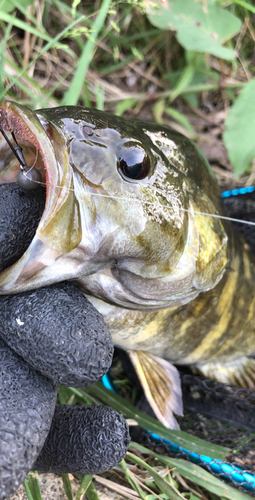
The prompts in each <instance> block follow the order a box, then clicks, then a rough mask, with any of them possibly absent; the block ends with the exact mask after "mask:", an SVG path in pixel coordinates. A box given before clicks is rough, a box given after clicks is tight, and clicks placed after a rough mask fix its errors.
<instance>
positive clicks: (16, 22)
mask: <svg viewBox="0 0 255 500" xmlns="http://www.w3.org/2000/svg"><path fill="white" fill-rule="evenodd" d="M0 20H1V21H4V22H6V23H10V24H13V26H16V28H20V29H22V30H23V31H25V32H26V31H28V32H29V33H31V34H32V35H36V36H38V37H39V38H42V39H43V40H46V41H47V42H49V41H50V40H51V37H50V36H48V35H47V34H46V33H43V31H39V30H37V29H36V28H33V26H30V24H28V23H26V22H24V21H22V20H21V19H17V18H16V17H15V16H12V15H11V14H7V13H6V12H1V11H0Z"/></svg>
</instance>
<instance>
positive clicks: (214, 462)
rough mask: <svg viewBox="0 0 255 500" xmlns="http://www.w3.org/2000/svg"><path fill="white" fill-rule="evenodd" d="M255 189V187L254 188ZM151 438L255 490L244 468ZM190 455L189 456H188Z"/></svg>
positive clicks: (106, 382)
mask: <svg viewBox="0 0 255 500" xmlns="http://www.w3.org/2000/svg"><path fill="white" fill-rule="evenodd" d="M254 189H255V188H254ZM102 382H103V384H104V386H105V387H106V389H109V390H110V391H113V392H115V393H117V391H116V389H115V387H114V384H113V383H112V381H111V379H110V377H109V375H108V373H106V374H105V375H104V376H103V378H102ZM147 432H148V434H149V436H150V438H151V439H153V441H155V442H161V443H162V442H163V443H165V444H167V445H168V448H169V450H170V451H172V452H173V453H178V454H182V455H184V457H185V458H186V459H188V460H190V461H191V462H193V463H194V464H197V465H201V466H202V467H205V468H206V469H208V468H210V469H211V471H212V472H213V473H214V474H220V476H221V477H223V478H224V479H230V480H231V481H232V482H233V483H237V484H238V485H242V487H243V488H245V489H247V490H250V491H255V476H254V475H253V474H250V473H249V472H245V471H244V470H243V469H240V468H239V467H235V466H234V465H231V464H230V463H228V462H223V460H218V459H216V458H211V457H208V456H207V455H198V454H197V453H194V452H191V451H190V450H186V449H185V448H182V446H179V445H178V444H176V443H174V442H173V441H170V440H169V439H163V438H161V437H160V436H158V435H157V434H154V433H153V432H150V431H147ZM187 455H188V457H187Z"/></svg>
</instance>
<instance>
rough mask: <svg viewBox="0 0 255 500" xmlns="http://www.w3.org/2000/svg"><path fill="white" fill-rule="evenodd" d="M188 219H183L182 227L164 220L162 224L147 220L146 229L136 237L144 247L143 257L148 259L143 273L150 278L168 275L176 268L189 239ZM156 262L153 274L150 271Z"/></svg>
mask: <svg viewBox="0 0 255 500" xmlns="http://www.w3.org/2000/svg"><path fill="white" fill-rule="evenodd" d="M187 232H188V219H187V218H185V219H184V221H183V225H182V228H181V230H180V228H178V227H177V226H176V225H175V224H174V223H171V222H169V221H166V220H163V221H162V223H161V224H158V223H156V222H154V221H150V220H149V221H147V223H146V228H145V230H144V231H143V232H142V233H141V234H140V235H138V236H137V237H136V242H137V244H138V245H139V246H140V248H142V250H143V254H142V257H143V259H144V260H145V261H146V262H145V265H144V267H143V269H142V272H141V275H142V276H143V277H145V278H146V277H148V278H153V277H155V278H161V277H164V276H167V275H168V274H169V273H170V272H171V271H172V269H174V268H175V266H176V265H177V263H178V262H179V260H180V258H181V255H182V254H183V251H184V248H185V243H186V240H187ZM152 264H154V268H155V270H154V273H153V276H152V274H151V272H150V268H151V265H152Z"/></svg>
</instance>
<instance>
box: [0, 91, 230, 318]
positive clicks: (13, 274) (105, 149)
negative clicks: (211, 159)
mask: <svg viewBox="0 0 255 500" xmlns="http://www.w3.org/2000/svg"><path fill="white" fill-rule="evenodd" d="M0 125H1V127H2V128H3V129H4V130H5V132H6V133H7V134H8V133H9V134H11V132H14V133H15V137H16V139H17V142H18V143H19V144H20V146H21V147H22V148H23V153H24V157H25V159H26V162H27V165H28V166H30V165H32V164H33V165H34V166H35V168H37V169H38V170H40V172H41V173H42V176H43V179H42V182H43V184H45V186H46V204H45V210H44V212H43V215H42V218H41V220H40V223H39V225H38V228H37V231H36V234H35V236H34V238H33V241H32V242H31V244H30V245H29V247H28V249H27V250H26V252H25V253H24V255H23V256H22V257H21V258H20V259H19V260H18V262H16V263H15V264H14V265H12V266H10V267H9V268H8V269H6V270H4V271H3V272H2V273H1V274H0V293H14V292H17V291H23V290H26V289H31V288H36V287H39V286H45V285H49V284H52V283H54V282H57V281H62V280H64V279H70V280H74V281H76V282H77V283H78V284H79V286H80V287H81V288H82V290H84V291H85V292H87V293H89V294H92V295H94V296H95V297H98V298H101V299H103V300H105V301H106V302H110V303H111V304H115V305H119V306H122V307H127V308H134V309H145V310H153V309H160V308H165V307H171V306H176V305H180V304H184V303H186V302H188V301H190V300H191V299H192V298H194V297H195V296H197V294H198V293H199V292H201V291H205V290H208V289H210V288H212V287H213V286H214V285H215V284H216V282H218V281H219V279H220V278H221V276H222V275H223V273H224V270H225V268H226V264H227V259H228V257H227V235H226V232H225V229H224V226H223V225H222V223H221V221H220V219H219V218H217V214H218V210H219V207H218V199H219V188H218V184H217V181H216V179H215V177H214V174H213V172H212V170H211V169H210V167H209V165H208V163H207V161H206V160H205V158H204V157H203V155H202V153H201V152H199V150H198V149H197V147H196V146H195V145H194V144H193V143H192V142H191V141H189V140H188V139H187V138H185V137H184V136H182V135H181V134H179V133H177V132H175V131H173V130H171V129H169V128H168V127H166V126H159V125H156V124H153V123H148V122H143V121H138V120H128V119H124V118H122V117H116V116H112V115H109V114H107V113H104V112H101V111H97V110H91V109H87V108H82V107H74V106H65V107H59V108H55V109H54V108H53V109H45V110H38V111H36V112H33V111H31V110H30V109H28V108H26V107H25V106H22V105H20V104H16V103H13V102H8V101H3V102H1V103H0ZM19 168H20V167H19V164H18V161H17V160H16V159H15V158H14V157H13V156H12V153H11V151H10V150H9V148H8V146H7V145H6V143H5V141H4V139H1V140H0V183H6V182H16V179H17V174H18V172H19Z"/></svg>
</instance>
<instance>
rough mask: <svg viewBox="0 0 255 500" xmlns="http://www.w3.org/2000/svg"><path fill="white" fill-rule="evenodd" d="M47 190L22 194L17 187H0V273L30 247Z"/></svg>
mask: <svg viewBox="0 0 255 500" xmlns="http://www.w3.org/2000/svg"><path fill="white" fill-rule="evenodd" d="M45 199H46V192H45V189H42V188H39V189H38V190H37V191H36V192H35V191H30V192H28V191H27V192H26V191H22V190H21V189H20V188H19V186H18V184H16V183H11V184H2V185H1V186H0V271H3V270H4V269H6V268H7V267H9V266H11V265H12V264H14V263H15V262H17V260H19V259H20V257H22V255H23V254H24V252H25V251H26V250H27V248H28V246H29V245H30V243H31V241H32V239H33V237H34V235H35V232H36V229H37V226H38V224H39V222H40V219H41V217H42V213H43V210H44V206H45Z"/></svg>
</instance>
